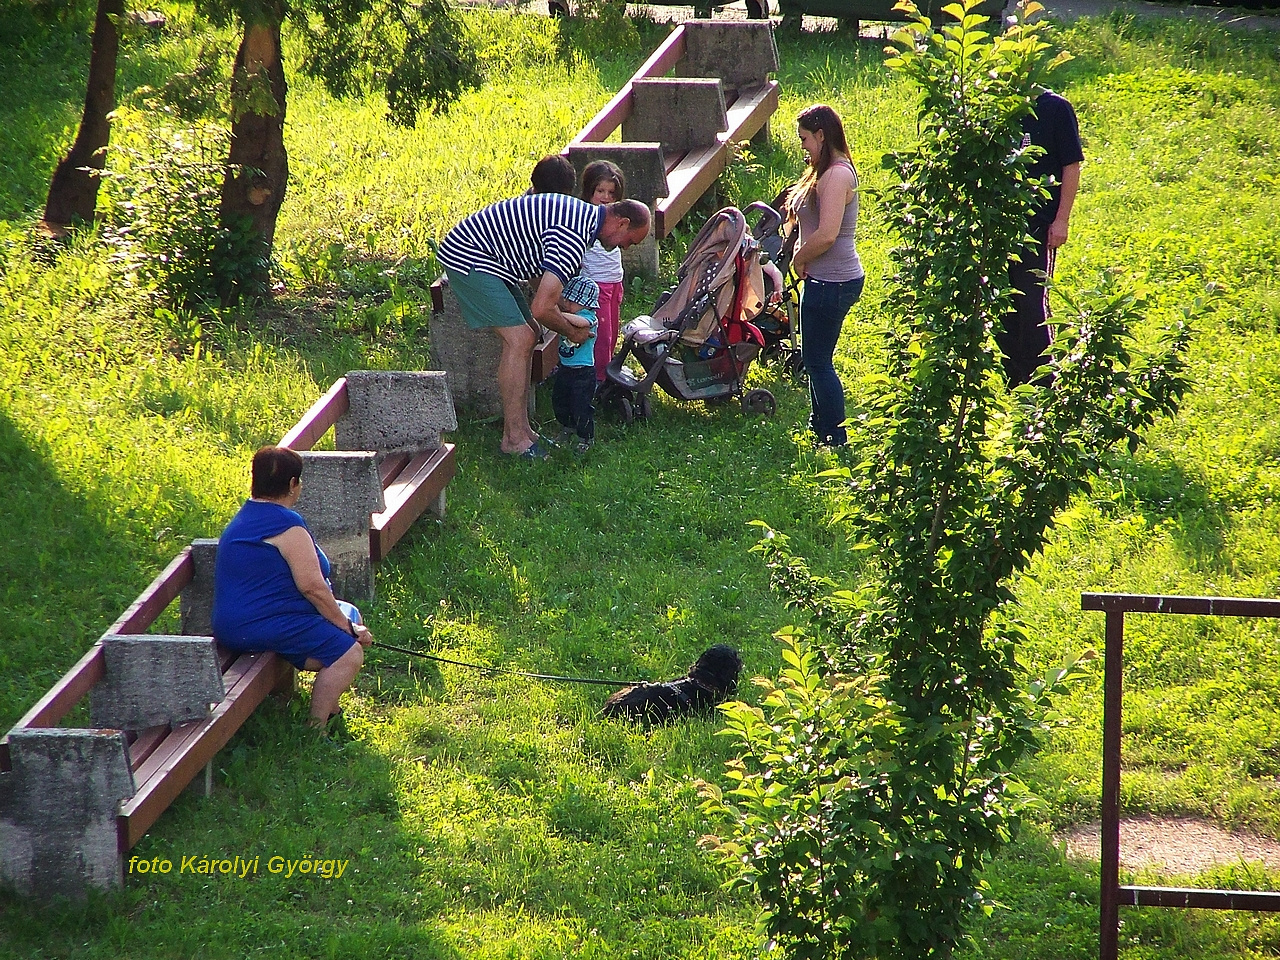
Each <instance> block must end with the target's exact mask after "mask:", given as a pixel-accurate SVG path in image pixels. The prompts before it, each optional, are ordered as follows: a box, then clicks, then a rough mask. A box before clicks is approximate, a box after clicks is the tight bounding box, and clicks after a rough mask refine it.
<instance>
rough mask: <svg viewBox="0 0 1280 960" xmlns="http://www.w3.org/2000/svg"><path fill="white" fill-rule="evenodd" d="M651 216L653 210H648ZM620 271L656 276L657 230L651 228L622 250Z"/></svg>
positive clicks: (630, 275)
mask: <svg viewBox="0 0 1280 960" xmlns="http://www.w3.org/2000/svg"><path fill="white" fill-rule="evenodd" d="M649 216H650V217H652V216H653V211H652V210H650V211H649ZM622 272H623V273H624V274H626V275H627V276H628V277H636V276H639V277H648V278H650V279H653V278H655V277H657V276H658V231H657V230H656V229H652V230H650V231H649V235H648V236H647V237H645V238H644V240H642V241H641V242H640V243H637V244H636V245H635V246H632V247H628V248H627V249H626V250H623V251H622Z"/></svg>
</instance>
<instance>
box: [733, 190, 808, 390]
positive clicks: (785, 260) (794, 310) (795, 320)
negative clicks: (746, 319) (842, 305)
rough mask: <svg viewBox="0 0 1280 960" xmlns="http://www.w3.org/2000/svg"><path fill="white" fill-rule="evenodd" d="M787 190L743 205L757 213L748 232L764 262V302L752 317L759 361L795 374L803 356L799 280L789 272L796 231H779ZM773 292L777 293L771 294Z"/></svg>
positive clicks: (801, 369)
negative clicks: (758, 339) (767, 200)
mask: <svg viewBox="0 0 1280 960" xmlns="http://www.w3.org/2000/svg"><path fill="white" fill-rule="evenodd" d="M788 192H789V190H784V191H783V192H782V193H780V194H778V196H777V197H775V198H774V201H773V203H772V204H768V203H764V202H762V201H756V202H755V203H753V204H751V206H749V207H747V213H759V214H760V219H758V220H757V221H756V224H755V226H754V227H752V229H751V235H752V236H753V237H755V239H756V241H757V242H758V243H759V244H760V249H761V260H762V262H763V263H764V265H765V266H764V288H765V306H764V309H763V310H761V311H760V316H758V317H757V318H756V321H755V323H756V326H757V327H759V328H760V332H761V334H763V335H764V341H765V342H764V349H763V350H762V351H761V352H760V362H761V363H768V362H770V361H773V360H780V361H781V362H782V368H783V369H784V370H785V371H786V372H787V373H788V374H790V375H791V376H792V377H796V378H799V377H803V376H804V360H803V358H802V357H801V354H800V281H799V280H797V279H796V277H795V275H794V274H793V273H791V251H792V250H793V249H794V248H795V244H796V233H795V230H794V229H792V230H791V231H789V232H786V233H784V232H783V231H782V225H783V216H782V213H781V211H782V209H783V207H784V206H785V204H786V200H787V193H788ZM775 293H776V294H779V296H777V297H775V296H774V294H775Z"/></svg>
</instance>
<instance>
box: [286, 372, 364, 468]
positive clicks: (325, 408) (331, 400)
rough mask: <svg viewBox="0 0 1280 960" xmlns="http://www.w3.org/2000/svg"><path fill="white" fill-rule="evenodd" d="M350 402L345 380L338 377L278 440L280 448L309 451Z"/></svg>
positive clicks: (345, 410) (346, 408) (344, 411)
mask: <svg viewBox="0 0 1280 960" xmlns="http://www.w3.org/2000/svg"><path fill="white" fill-rule="evenodd" d="M350 406H351V401H350V400H349V399H348V397H347V378H346V377H339V378H338V379H337V380H335V381H334V382H333V386H331V387H330V388H329V390H328V392H327V393H326V394H325V395H324V396H323V397H321V398H320V399H319V400H317V401H316V402H315V403H313V404H312V405H311V409H310V410H308V411H307V412H306V413H304V414H303V415H302V419H301V420H299V421H298V422H297V423H296V424H294V426H293V429H292V430H290V431H289V432H288V433H286V434H285V435H284V436H283V437H282V438H281V439H280V446H282V447H288V448H289V449H290V450H310V449H311V448H312V447H314V446H315V445H316V444H317V443H319V442H320V438H321V437H323V436H324V435H325V434H326V433H328V432H329V428H330V427H332V426H333V425H334V424H335V423H337V422H338V420H339V418H341V416H342V415H343V414H344V413H346V412H347V410H348V409H349V408H350Z"/></svg>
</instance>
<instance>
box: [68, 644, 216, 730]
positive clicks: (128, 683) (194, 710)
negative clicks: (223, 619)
mask: <svg viewBox="0 0 1280 960" xmlns="http://www.w3.org/2000/svg"><path fill="white" fill-rule="evenodd" d="M102 654H103V658H104V660H105V664H106V676H105V677H103V679H102V680H101V681H100V682H99V683H97V684H96V685H95V686H94V687H93V689H92V690H90V691H89V716H90V718H91V721H92V723H93V725H94V726H96V727H110V728H112V729H115V730H144V729H146V728H147V727H155V726H159V725H160V724H165V723H187V722H189V721H191V720H203V719H205V718H206V717H208V716H209V705H210V704H214V703H218V702H219V701H221V700H222V698H223V697H225V696H226V688H225V687H224V686H223V683H222V671H221V670H220V669H219V668H218V654H217V650H216V649H215V646H214V642H213V637H168V636H155V635H151V634H145V635H136V636H132V635H122V634H114V635H113V634H108V635H107V636H104V637H103V638H102Z"/></svg>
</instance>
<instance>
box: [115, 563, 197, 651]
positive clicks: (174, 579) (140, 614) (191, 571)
mask: <svg viewBox="0 0 1280 960" xmlns="http://www.w3.org/2000/svg"><path fill="white" fill-rule="evenodd" d="M195 570H196V565H195V563H194V561H192V559H191V548H190V547H183V548H182V551H181V552H180V553H179V554H178V555H177V556H176V557H174V558H173V559H172V560H170V561H169V565H168V566H167V567H165V568H164V569H163V570H161V571H160V573H159V574H158V575H157V576H156V578H155V579H154V580H152V581H151V583H150V584H149V585H148V586H147V589H145V590H143V591H142V593H140V594H139V595H138V599H137V600H135V601H133V603H132V604H130V606H129V609H128V610H126V611H125V612H124V613H122V614H120V616H119V618H118V619H117V620H116V622H115V623H113V624H112V625H111V626H109V627H107V631H106V632H107V633H109V634H124V635H126V636H133V635H135V634H140V633H146V632H147V628H148V627H149V626H151V624H153V623H155V622H156V617H158V616H160V614H162V613H164V611H165V608H166V607H168V606H169V604H171V603H172V602H173V601H174V600H175V599H176V598H177V596H178V594H180V593H181V592H182V588H183V587H185V586H186V585H187V584H189V583H190V582H191V578H192V577H193V576H195Z"/></svg>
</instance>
